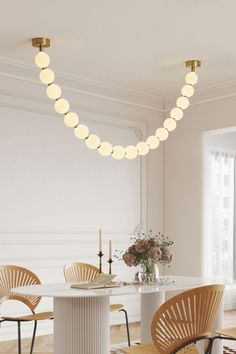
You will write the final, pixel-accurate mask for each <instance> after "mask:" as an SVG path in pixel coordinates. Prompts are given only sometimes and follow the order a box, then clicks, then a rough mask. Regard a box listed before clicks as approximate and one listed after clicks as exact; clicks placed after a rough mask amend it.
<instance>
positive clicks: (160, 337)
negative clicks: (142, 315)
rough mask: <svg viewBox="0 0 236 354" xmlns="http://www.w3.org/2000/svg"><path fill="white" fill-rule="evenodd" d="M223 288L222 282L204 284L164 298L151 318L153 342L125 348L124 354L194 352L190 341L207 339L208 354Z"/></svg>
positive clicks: (206, 349)
mask: <svg viewBox="0 0 236 354" xmlns="http://www.w3.org/2000/svg"><path fill="white" fill-rule="evenodd" d="M223 291H224V286H223V285H208V286H203V287H199V288H195V289H191V290H188V291H185V292H183V293H180V294H178V295H176V296H174V297H173V298H171V299H169V300H167V301H166V302H165V303H164V304H162V305H161V306H160V308H159V309H158V310H157V311H156V313H155V314H154V317H153V320H152V325H151V335H152V340H153V344H151V345H137V346H133V347H130V348H126V349H124V350H123V351H124V353H127V354H135V353H137V354H175V353H178V352H180V353H190V352H192V353H194V352H195V353H197V349H196V348H195V347H194V344H193V345H191V344H192V343H196V342H198V341H200V340H204V339H207V340H208V343H207V346H206V347H205V349H204V350H205V353H206V354H210V353H211V351H212V345H213V338H212V336H211V332H212V329H213V325H214V321H215V318H216V313H217V310H218V307H219V304H220V301H221V299H222V295H223ZM194 348H195V349H194Z"/></svg>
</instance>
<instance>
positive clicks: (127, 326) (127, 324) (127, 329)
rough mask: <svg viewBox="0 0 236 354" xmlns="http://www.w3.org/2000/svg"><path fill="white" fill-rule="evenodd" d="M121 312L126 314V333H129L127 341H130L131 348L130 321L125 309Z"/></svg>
mask: <svg viewBox="0 0 236 354" xmlns="http://www.w3.org/2000/svg"><path fill="white" fill-rule="evenodd" d="M119 311H122V312H124V315H125V323H126V331H127V340H128V346H129V347H130V334H129V321H128V314H127V311H126V310H125V309H121V310H119Z"/></svg>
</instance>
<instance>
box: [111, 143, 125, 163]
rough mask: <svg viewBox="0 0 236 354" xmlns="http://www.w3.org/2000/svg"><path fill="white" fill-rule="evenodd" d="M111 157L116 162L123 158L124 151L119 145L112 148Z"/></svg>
mask: <svg viewBox="0 0 236 354" xmlns="http://www.w3.org/2000/svg"><path fill="white" fill-rule="evenodd" d="M112 157H114V159H116V160H122V159H123V158H124V157H125V149H124V148H123V146H121V145H116V146H114V147H113V151H112Z"/></svg>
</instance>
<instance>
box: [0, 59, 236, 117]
mask: <svg viewBox="0 0 236 354" xmlns="http://www.w3.org/2000/svg"><path fill="white" fill-rule="evenodd" d="M56 74H57V78H58V79H59V83H60V85H61V86H62V87H63V88H64V90H65V91H68V92H71V93H73V94H75V95H76V94H82V95H85V96H89V97H96V98H100V99H103V100H107V101H110V102H116V103H120V104H124V105H130V106H134V107H140V108H144V109H148V110H150V111H154V112H155V111H156V112H168V111H169V110H170V109H171V108H173V105H175V101H176V99H177V97H178V96H179V92H176V93H173V94H171V95H167V96H165V97H162V96H158V95H157V96H155V95H152V94H149V93H145V92H142V91H139V90H133V89H129V88H126V87H120V86H116V85H111V84H108V83H105V82H100V81H96V80H92V79H89V78H84V77H79V76H76V75H72V74H69V73H64V72H58V71H57V72H56ZM0 76H2V77H5V78H6V79H7V78H11V79H16V80H20V81H24V82H32V83H34V84H37V85H38V84H39V82H38V78H37V69H35V66H34V65H33V63H32V65H31V64H28V63H25V62H23V61H21V60H19V59H15V58H12V57H7V56H2V55H0ZM21 94H22V92H21ZM35 94H37V93H35ZM233 96H236V80H231V81H222V82H219V83H216V84H213V85H208V86H205V87H201V88H197V87H196V93H195V95H194V97H192V98H191V105H192V106H194V105H198V104H203V103H207V102H211V101H215V100H222V99H226V98H229V97H233Z"/></svg>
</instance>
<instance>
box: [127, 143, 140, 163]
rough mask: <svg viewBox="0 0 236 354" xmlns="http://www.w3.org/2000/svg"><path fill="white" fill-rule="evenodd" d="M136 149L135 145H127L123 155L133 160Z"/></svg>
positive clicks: (135, 155)
mask: <svg viewBox="0 0 236 354" xmlns="http://www.w3.org/2000/svg"><path fill="white" fill-rule="evenodd" d="M137 155H138V151H137V149H136V147H135V146H133V145H129V146H127V147H126V148H125V157H126V158H127V159H128V160H133V159H135V157H137Z"/></svg>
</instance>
